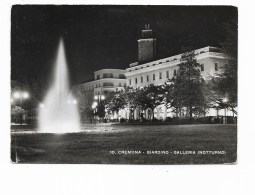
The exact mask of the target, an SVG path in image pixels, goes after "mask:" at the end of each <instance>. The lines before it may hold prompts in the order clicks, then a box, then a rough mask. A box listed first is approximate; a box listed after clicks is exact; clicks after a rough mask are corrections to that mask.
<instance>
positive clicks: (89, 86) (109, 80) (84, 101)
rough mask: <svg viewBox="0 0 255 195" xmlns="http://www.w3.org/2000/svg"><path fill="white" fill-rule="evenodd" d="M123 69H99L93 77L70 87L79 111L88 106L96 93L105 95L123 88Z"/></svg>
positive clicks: (124, 85)
mask: <svg viewBox="0 0 255 195" xmlns="http://www.w3.org/2000/svg"><path fill="white" fill-rule="evenodd" d="M125 72H126V71H125V70H122V69H101V70H98V71H95V72H94V79H93V80H92V81H89V82H85V83H81V84H79V85H75V86H73V87H72V91H73V93H74V96H75V97H76V99H77V101H78V103H79V108H80V111H82V110H84V109H85V108H86V107H90V106H91V105H92V103H93V102H94V97H95V96H96V95H107V94H108V93H109V92H111V91H116V90H124V89H125V87H126V78H125Z"/></svg>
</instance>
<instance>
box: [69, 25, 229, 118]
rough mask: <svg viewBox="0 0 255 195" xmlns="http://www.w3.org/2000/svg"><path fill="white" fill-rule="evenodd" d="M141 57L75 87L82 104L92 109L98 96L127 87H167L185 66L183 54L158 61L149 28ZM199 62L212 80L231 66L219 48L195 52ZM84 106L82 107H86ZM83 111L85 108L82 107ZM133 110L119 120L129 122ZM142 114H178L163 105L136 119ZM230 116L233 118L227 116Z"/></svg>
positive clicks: (144, 34) (141, 42) (141, 41)
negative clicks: (182, 64) (166, 84)
mask: <svg viewBox="0 0 255 195" xmlns="http://www.w3.org/2000/svg"><path fill="white" fill-rule="evenodd" d="M137 41H138V57H137V61H136V62H133V63H131V64H129V67H128V68H127V69H126V70H121V69H102V70H98V71H95V72H94V80H93V81H90V82H86V83H82V84H80V85H76V86H74V87H73V89H74V93H75V94H76V97H78V98H77V99H78V101H79V102H84V101H89V102H86V103H85V104H86V105H90V104H92V102H93V97H94V96H95V95H101V94H107V93H108V92H109V91H116V90H122V89H125V88H126V87H132V88H134V89H136V88H142V87H145V86H148V85H150V84H153V85H163V84H164V83H166V82H167V81H168V80H169V79H171V78H172V77H173V76H174V75H175V74H176V73H177V71H178V65H179V64H180V63H181V61H180V59H181V56H182V54H178V55H174V56H171V57H167V58H163V59H157V58H156V39H155V38H154V37H153V32H152V29H151V28H150V25H149V24H146V25H145V29H144V30H142V37H141V39H138V40H137ZM195 54H196V59H197V62H198V63H199V64H200V65H201V67H200V68H199V69H200V72H201V76H202V77H203V78H204V79H205V80H208V79H210V78H211V77H214V76H217V74H219V73H221V71H223V70H224V68H225V67H226V66H227V58H226V55H225V54H224V53H222V51H221V50H220V49H219V48H216V47H211V46H207V47H204V48H200V49H197V50H195ZM82 104H83V103H80V105H82ZM81 108H82V109H83V107H82V106H81ZM130 112H131V111H130V110H129V108H125V109H122V110H120V112H119V114H118V115H116V116H118V117H119V118H126V119H129V117H130ZM141 112H143V117H145V118H147V119H152V118H153V117H152V115H154V117H155V118H157V119H162V120H164V119H166V118H167V117H173V116H174V112H173V111H172V110H171V109H167V108H166V107H165V106H164V105H160V106H158V107H157V108H155V110H149V109H148V110H146V111H140V110H138V109H137V110H134V111H132V113H134V116H133V117H134V119H135V120H138V119H140V116H141ZM223 113H224V110H218V111H216V110H213V109H210V110H209V113H208V115H210V116H216V115H217V114H219V115H223ZM227 115H231V113H230V112H227Z"/></svg>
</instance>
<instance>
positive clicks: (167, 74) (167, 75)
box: [129, 63, 228, 85]
mask: <svg viewBox="0 0 255 195" xmlns="http://www.w3.org/2000/svg"><path fill="white" fill-rule="evenodd" d="M227 66H228V65H227V64H225V67H226V68H227ZM214 69H215V71H218V70H219V65H218V63H215V64H214ZM204 71H205V67H204V64H201V72H204ZM176 73H177V72H176V69H175V70H174V73H173V75H174V76H175V75H176ZM166 78H167V79H169V71H166ZM152 79H153V81H155V80H156V75H155V74H153V75H152ZM159 79H162V72H159ZM140 81H141V83H143V77H141V78H140ZM146 81H147V82H148V81H150V77H149V75H147V76H146ZM137 82H138V78H135V84H137ZM131 84H132V81H131V79H129V85H131Z"/></svg>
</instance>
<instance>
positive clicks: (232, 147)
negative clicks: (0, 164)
mask: <svg viewBox="0 0 255 195" xmlns="http://www.w3.org/2000/svg"><path fill="white" fill-rule="evenodd" d="M11 138H12V142H11V159H12V161H13V162H16V160H17V159H18V162H19V163H93V164H94V163H107V164H108V163H114V164H115V163H117V164H191V163H196V164H211V163H217V164H218V163H233V162H236V149H237V148H236V146H237V126H236V125H161V126H155V125H151V126H144V125H143V126H137V125H136V126H131V125H130V126H128V125H125V126H121V125H113V126H111V127H107V128H104V127H100V131H91V132H81V133H67V134H27V133H24V134H23V133H19V134H17V133H12V135H11ZM134 151H136V153H141V154H125V153H128V152H131V153H135V152H134ZM139 151H140V152H139ZM148 151H159V152H161V153H164V154H148V153H149V152H148ZM165 151H167V152H168V154H166V152H165ZM189 151H192V153H193V151H194V152H195V154H182V153H190V152H189ZM198 151H224V154H198ZM16 153H17V158H16Z"/></svg>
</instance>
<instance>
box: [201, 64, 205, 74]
mask: <svg viewBox="0 0 255 195" xmlns="http://www.w3.org/2000/svg"><path fill="white" fill-rule="evenodd" d="M203 71H205V67H204V64H201V72H203Z"/></svg>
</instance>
